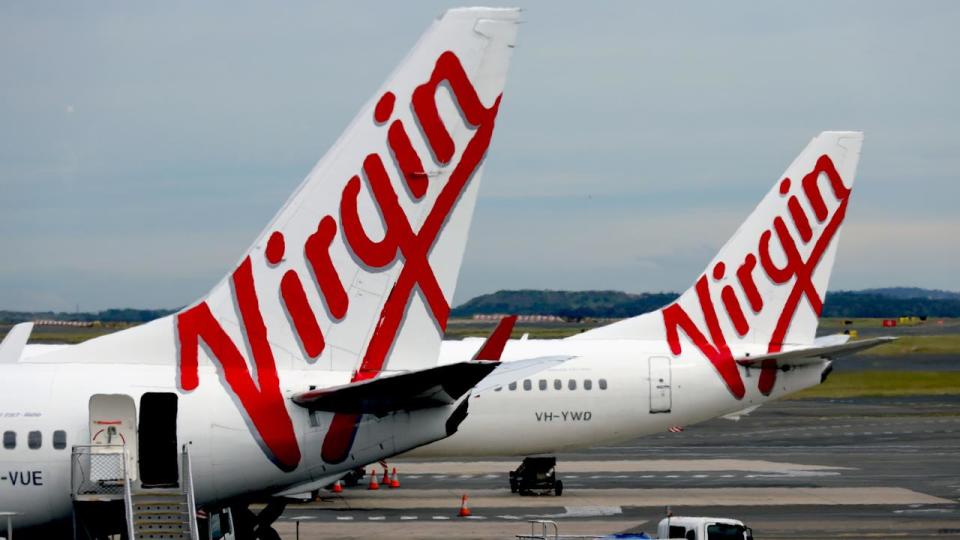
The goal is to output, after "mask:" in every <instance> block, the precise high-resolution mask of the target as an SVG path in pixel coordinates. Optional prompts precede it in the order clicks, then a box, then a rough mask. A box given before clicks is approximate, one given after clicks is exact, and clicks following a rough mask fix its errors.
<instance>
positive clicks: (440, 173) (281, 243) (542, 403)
mask: <svg viewBox="0 0 960 540" xmlns="http://www.w3.org/2000/svg"><path fill="white" fill-rule="evenodd" d="M518 17H519V12H518V11H517V10H514V9H486V8H470V9H456V10H451V11H448V12H447V13H445V14H444V15H443V16H441V17H440V18H439V19H437V20H436V21H435V22H434V24H433V25H432V26H431V27H430V28H429V29H428V31H427V32H426V33H425V34H424V35H423V36H422V37H421V39H420V41H419V42H418V43H417V44H416V46H415V47H414V49H413V51H412V52H411V53H410V54H409V56H408V57H407V58H406V59H405V60H404V61H403V62H402V64H401V66H400V67H399V68H398V69H397V71H396V72H395V73H394V74H393V75H392V76H391V77H390V78H389V79H388V81H387V83H386V84H385V85H384V86H383V87H382V88H381V89H380V90H378V92H377V93H376V94H375V96H374V98H373V100H371V102H370V103H369V104H368V105H367V106H365V107H364V108H363V109H362V110H361V112H360V113H359V115H358V116H357V117H356V119H355V120H354V121H353V122H352V123H351V124H350V126H349V127H348V128H347V130H346V131H345V133H344V134H343V135H342V136H341V137H340V139H339V140H338V141H337V142H336V143H335V144H334V146H333V147H332V148H331V149H330V150H329V151H328V153H327V154H326V156H325V157H324V158H323V159H321V160H320V162H319V163H318V164H317V165H316V166H315V167H314V169H313V170H312V171H311V172H310V174H309V175H308V176H307V178H306V180H305V181H304V182H303V183H302V184H301V186H300V187H299V188H298V189H297V190H296V192H295V193H294V194H293V196H292V197H291V198H290V199H289V201H288V202H287V203H286V204H285V205H284V206H283V208H281V210H280V211H279V213H278V214H277V215H276V217H275V218H274V219H273V220H272V221H271V223H270V224H269V225H268V226H267V228H266V229H264V231H263V232H262V233H261V234H260V235H259V237H258V238H257V240H256V241H255V242H254V244H253V246H252V247H251V248H250V249H249V250H248V251H247V253H246V254H245V255H244V257H243V258H242V259H241V260H240V262H239V263H238V264H237V265H236V266H235V268H234V269H233V271H232V272H231V273H230V274H229V275H227V276H226V277H225V278H224V279H223V280H222V281H221V282H220V283H219V284H218V285H216V286H215V287H214V288H213V289H212V290H211V291H210V293H209V294H207V295H206V296H205V297H204V298H202V299H200V300H199V301H197V302H195V303H193V304H191V305H190V306H188V307H187V308H185V309H183V310H182V311H180V312H179V313H177V314H175V315H172V316H170V317H165V318H162V319H159V320H156V321H153V322H151V323H148V324H145V325H143V326H139V327H135V328H131V329H129V330H125V331H123V332H118V333H115V334H111V335H107V336H103V337H100V338H97V339H94V340H90V341H88V342H85V343H82V344H80V345H76V346H70V347H58V348H48V347H40V346H29V347H28V346H26V345H25V343H26V339H27V337H28V336H29V332H30V328H29V327H28V326H22V327H17V328H15V329H14V330H13V331H12V332H11V333H10V334H9V335H8V337H7V338H6V339H5V341H4V342H3V344H2V345H0V373H2V374H3V377H4V381H5V382H6V388H7V389H8V390H7V391H6V392H4V393H3V394H2V395H0V408H2V409H0V415H2V417H3V421H4V422H3V426H2V430H3V444H4V449H2V450H0V456H2V457H0V473H2V474H4V475H6V477H7V478H6V479H5V480H0V511H13V512H17V513H18V514H19V515H18V517H17V523H18V524H19V525H22V526H33V525H40V524H44V523H48V522H52V521H57V520H68V519H69V518H70V516H71V514H73V515H81V517H82V515H83V513H84V512H86V513H87V514H88V515H90V516H94V517H95V518H96V519H91V520H88V521H89V522H91V523H94V524H93V525H89V527H90V529H89V530H87V531H86V532H87V533H89V536H93V537H95V536H98V535H102V534H105V533H106V532H108V530H107V529H108V528H109V527H119V528H124V527H126V530H127V531H129V534H130V535H133V534H140V537H146V536H145V535H147V534H148V533H149V531H150V530H151V527H152V526H151V525H149V523H148V522H147V521H142V520H139V519H138V516H136V515H134V513H135V511H137V510H140V509H143V508H147V507H149V504H147V503H149V502H150V501H151V500H152V499H150V496H151V493H164V494H166V493H168V492H171V491H177V492H182V493H184V496H185V499H184V504H185V505H186V510H185V511H184V512H183V513H184V516H185V517H184V519H186V520H187V521H195V519H194V518H193V514H195V512H194V510H195V509H196V507H202V508H203V509H205V510H208V511H210V512H213V511H215V510H217V509H219V508H223V507H226V506H231V507H233V508H234V509H235V512H234V514H235V516H236V514H238V513H239V514H240V515H242V516H245V517H246V518H245V519H239V520H236V519H235V521H236V522H237V523H236V526H237V527H238V528H241V529H243V528H246V534H248V535H258V536H259V537H262V538H270V537H272V536H270V534H271V532H272V531H271V530H270V529H269V523H270V521H272V519H275V518H276V516H278V515H279V513H280V511H282V504H279V503H278V504H277V505H269V506H268V507H267V508H266V509H265V510H263V511H262V512H261V514H260V515H259V516H253V515H252V514H251V513H249V511H247V510H246V509H245V505H246V504H247V503H248V502H249V501H251V500H253V499H263V498H265V497H269V496H271V495H276V494H289V493H299V492H306V491H311V490H314V489H318V488H320V487H323V486H326V485H328V484H329V483H331V482H332V481H334V480H335V479H337V478H339V477H341V476H342V475H343V474H344V473H346V472H347V471H349V470H352V469H355V468H357V467H362V466H364V465H366V464H369V463H373V462H375V461H378V460H381V459H384V458H387V457H390V456H394V455H397V454H404V453H410V452H412V453H413V454H420V455H447V456H464V455H477V454H499V455H527V454H533V453H544V452H552V451H555V450H560V449H565V448H572V447H577V446H590V445H593V444H596V443H599V442H605V441H613V440H618V439H625V438H630V437H636V436H639V435H643V434H648V433H654V432H658V431H662V430H664V429H666V428H667V427H669V426H674V425H683V424H689V423H693V422H697V421H702V420H705V419H708V418H712V417H715V416H720V415H728V414H731V413H737V412H738V411H744V410H748V409H751V408H753V407H756V406H759V405H760V404H762V403H763V402H765V401H767V400H770V399H775V398H778V397H782V396H783V395H786V394H788V393H790V392H794V391H797V390H800V389H803V388H806V387H809V386H813V385H816V384H819V383H820V382H822V381H823V380H824V379H825V377H826V375H827V374H828V373H829V371H830V364H831V359H832V358H834V357H836V356H839V355H842V354H847V353H850V352H853V351H856V350H860V349H862V348H866V347H869V346H873V345H875V344H877V343H878V342H879V341H880V340H865V341H859V342H850V343H848V342H846V336H832V337H827V338H816V337H815V332H816V327H817V321H818V318H819V313H820V310H821V308H822V301H823V296H824V294H825V292H826V287H827V282H828V280H829V275H830V271H831V268H832V265H833V260H834V258H835V255H836V250H837V243H838V238H839V231H840V228H841V225H842V223H843V221H844V219H845V216H846V210H847V205H848V202H849V199H850V195H851V189H852V187H853V180H854V172H855V169H856V165H857V161H858V159H859V154H860V145H861V142H862V134H860V133H857V132H825V133H822V134H821V135H819V136H818V137H816V138H815V139H814V140H813V141H812V142H811V143H810V144H809V145H808V146H807V148H806V149H805V150H804V151H803V152H802V153H801V154H800V156H799V157H798V158H797V159H796V160H795V161H794V162H793V164H791V165H790V166H789V167H788V169H787V171H786V173H785V174H784V175H783V176H782V177H781V178H780V179H779V180H778V181H777V183H776V185H775V186H774V187H773V189H772V190H771V191H770V192H769V193H768V194H767V195H766V197H764V199H763V200H762V202H761V203H760V205H759V206H758V207H757V209H756V210H755V211H754V212H753V213H752V214H751V215H750V216H749V218H748V219H747V221H746V222H745V223H744V224H743V225H742V226H741V227H740V228H739V229H738V230H737V231H736V233H735V234H734V236H733V237H732V238H731V240H730V241H729V242H728V243H727V244H726V245H725V246H724V247H723V248H722V249H721V250H720V253H719V254H718V255H717V256H716V257H715V258H714V260H713V261H712V262H711V263H710V264H709V265H708V267H707V270H706V271H705V272H704V273H703V275H701V276H700V277H699V278H698V279H697V280H696V283H695V285H694V286H693V287H692V288H691V289H690V290H689V291H687V292H686V293H684V294H683V295H681V297H680V298H679V299H678V300H677V301H676V302H675V303H673V304H671V305H670V306H667V307H665V308H663V309H661V310H658V311H655V312H651V313H648V314H645V315H641V316H639V317H635V318H631V319H627V320H624V321H620V322H618V323H614V324H612V325H609V326H606V327H601V328H598V329H595V330H592V331H589V332H585V333H583V334H580V335H578V336H576V337H573V338H568V339H563V340H526V339H522V340H509V339H508V338H509V333H510V327H509V325H504V326H502V327H500V328H498V330H497V331H495V332H494V335H493V336H491V338H490V339H489V340H487V341H486V342H485V343H483V344H481V342H480V341H479V340H464V341H457V342H441V340H442V335H443V331H444V328H445V325H446V322H447V319H448V316H449V313H450V305H449V301H450V300H449V299H451V298H452V297H453V293H454V288H455V285H456V280H457V275H458V273H459V268H460V264H461V261H462V256H463V251H464V247H465V243H466V238H467V233H468V229H469V224H470V221H471V217H472V213H473V208H474V205H475V202H476V198H477V193H478V189H479V180H480V173H481V170H482V166H483V162H484V159H485V158H486V153H487V148H488V146H489V144H490V141H491V137H492V133H493V129H494V123H495V120H496V118H497V113H498V110H499V107H500V102H501V97H502V92H503V86H504V81H505V78H506V71H507V64H508V61H509V58H510V54H511V50H512V48H513V46H514V42H515V38H516V32H517V23H518ZM498 360H502V362H497V361H498ZM521 435H522V436H521ZM111 490H112V491H111ZM151 490H154V491H151ZM178 490H179V491H178ZM116 498H122V500H121V501H120V503H119V505H120V507H121V508H125V510H124V512H125V516H124V515H121V519H119V520H111V519H106V517H105V516H106V514H105V513H104V512H103V511H102V510H101V509H100V508H97V507H96V505H97V504H99V503H102V502H104V501H108V502H116V501H115V499H116ZM138 500H140V501H146V502H144V503H143V504H138V503H137V501H138ZM124 517H125V520H124ZM75 521H76V519H75ZM81 521H82V519H81ZM132 522H135V523H138V524H139V525H138V526H142V527H143V530H142V532H141V533H137V532H136V531H134V530H133V529H132V528H131V523H132ZM124 523H126V525H124ZM144 523H146V524H144ZM98 524H99V525H98ZM98 527H100V528H99V529H98ZM158 527H160V526H159V525H158V526H157V527H152V529H153V530H160V529H158ZM272 534H275V533H272Z"/></svg>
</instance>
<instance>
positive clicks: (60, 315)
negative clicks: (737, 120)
mask: <svg viewBox="0 0 960 540" xmlns="http://www.w3.org/2000/svg"><path fill="white" fill-rule="evenodd" d="M677 296H678V295H677V293H675V292H658V293H642V294H631V293H625V292H622V291H551V290H535V289H523V290H516V291H497V292H495V293H492V294H484V295H481V296H478V297H476V298H472V299H470V300H468V301H467V302H465V303H464V304H462V305H460V306H458V307H456V308H454V309H453V310H452V315H453V316H454V317H472V316H474V315H480V314H485V315H489V314H497V313H511V314H517V315H558V316H560V317H566V318H569V319H580V318H595V319H606V318H623V317H633V316H635V315H639V314H641V313H646V312H648V311H653V310H655V309H659V308H661V307H663V306H666V305H668V304H669V303H671V302H673V301H674V300H676V298H677ZM176 311H178V310H176V309H133V308H125V309H107V310H104V311H97V312H87V313H70V312H51V311H37V312H24V311H2V310H0V324H16V323H20V322H25V321H36V320H57V321H82V322H92V321H100V322H103V323H144V322H148V321H152V320H154V319H159V318H160V317H165V316H167V315H169V314H171V313H175V312H176ZM823 314H824V316H826V317H900V316H904V315H916V316H921V317H924V316H926V317H960V293H958V292H951V291H941V290H935V289H920V288H917V287H887V288H882V289H867V290H863V291H834V292H831V293H829V294H828V295H827V298H826V302H825V303H824V308H823Z"/></svg>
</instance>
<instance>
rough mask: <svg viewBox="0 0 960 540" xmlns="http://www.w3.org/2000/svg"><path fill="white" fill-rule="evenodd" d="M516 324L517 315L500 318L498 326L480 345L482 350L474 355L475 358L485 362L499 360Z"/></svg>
mask: <svg viewBox="0 0 960 540" xmlns="http://www.w3.org/2000/svg"><path fill="white" fill-rule="evenodd" d="M515 324H517V316H516V315H510V316H509V317H504V318H502V319H500V322H499V323H497V327H496V328H494V329H493V332H492V333H491V334H490V336H489V337H488V338H487V340H486V341H484V342H483V345H482V346H481V347H480V350H479V351H477V354H476V355H474V357H473V359H474V360H481V361H485V362H499V361H500V356H501V355H502V354H503V348H504V347H506V346H507V341H508V340H509V339H510V333H511V332H513V325H515Z"/></svg>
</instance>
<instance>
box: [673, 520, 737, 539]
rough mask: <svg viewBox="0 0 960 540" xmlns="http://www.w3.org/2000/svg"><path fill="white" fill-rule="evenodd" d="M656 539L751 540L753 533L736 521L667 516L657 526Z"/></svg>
mask: <svg viewBox="0 0 960 540" xmlns="http://www.w3.org/2000/svg"><path fill="white" fill-rule="evenodd" d="M657 538H677V539H682V540H753V531H752V530H750V527H747V526H746V525H744V524H743V522H742V521H738V520H736V519H729V518H712V517H684V516H668V517H665V518H663V519H661V520H660V523H659V524H657Z"/></svg>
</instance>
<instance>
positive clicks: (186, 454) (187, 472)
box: [181, 444, 200, 540]
mask: <svg viewBox="0 0 960 540" xmlns="http://www.w3.org/2000/svg"><path fill="white" fill-rule="evenodd" d="M181 469H182V475H181V476H183V484H184V489H183V491H184V493H185V494H186V496H187V514H188V517H187V519H188V520H189V522H190V539H191V540H200V536H199V532H198V531H197V501H196V500H195V498H194V493H193V466H192V464H191V463H190V449H189V447H188V445H186V444H185V445H183V460H182V462H181Z"/></svg>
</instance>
